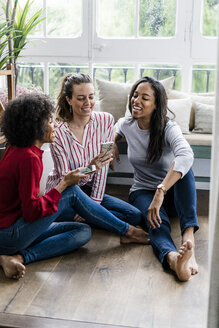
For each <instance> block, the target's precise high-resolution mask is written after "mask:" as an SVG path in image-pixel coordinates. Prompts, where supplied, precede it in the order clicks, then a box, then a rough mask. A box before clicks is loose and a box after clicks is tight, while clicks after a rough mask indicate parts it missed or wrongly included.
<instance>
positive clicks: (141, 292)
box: [0, 216, 208, 328]
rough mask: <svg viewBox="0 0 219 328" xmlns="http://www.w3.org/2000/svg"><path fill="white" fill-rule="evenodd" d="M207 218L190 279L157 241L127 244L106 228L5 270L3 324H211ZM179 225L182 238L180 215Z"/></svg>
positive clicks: (0, 288) (0, 303) (196, 327)
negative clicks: (166, 261) (159, 253)
mask: <svg viewBox="0 0 219 328" xmlns="http://www.w3.org/2000/svg"><path fill="white" fill-rule="evenodd" d="M199 221H200V230H199V231H198V232H197V233H196V257H197V261H198V263H199V267H200V272H199V274H198V275H197V276H194V277H192V278H191V280H190V281H188V282H186V283H182V282H179V281H177V279H176V278H175V276H174V275H173V274H172V273H170V272H164V270H163V268H162V266H161V265H160V263H159V261H158V260H157V258H156V257H155V256H154V254H153V252H152V248H151V246H142V245H120V242H119V237H117V236H115V235H113V234H111V233H108V232H106V231H102V230H95V231H93V237H92V240H91V241H90V242H89V243H88V244H87V245H86V246H85V247H83V248H81V249H80V250H78V251H75V252H73V253H71V254H68V255H66V256H63V257H57V258H53V259H50V260H45V261H41V262H37V263H32V264H30V265H28V266H27V272H26V275H25V277H24V279H22V280H20V281H18V282H16V281H11V280H7V279H5V277H4V274H3V272H2V271H1V270H0V327H22V328H23V327H28V328H31V327H34V328H35V327H40V328H47V327H53V328H56V327H61V328H62V327H63V328H65V327H66V328H68V327H78V328H81V327H82V328H87V327H90V328H94V327H97V328H100V327H108V328H112V327H144V328H204V327H205V320H206V311H207V288H208V268H207V253H208V252H207V243H208V241H207V240H208V218H207V217H206V216H200V217H199ZM172 226H173V231H172V235H173V239H174V240H178V242H177V243H176V244H177V246H179V241H180V231H179V226H178V222H177V220H172Z"/></svg>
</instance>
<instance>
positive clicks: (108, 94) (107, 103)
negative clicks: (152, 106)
mask: <svg viewBox="0 0 219 328" xmlns="http://www.w3.org/2000/svg"><path fill="white" fill-rule="evenodd" d="M174 79H175V78H174V76H171V77H170V78H167V79H164V80H161V81H160V82H161V83H162V84H163V86H164V88H165V90H167V89H169V88H172V87H173V83H174ZM96 81H97V87H98V90H99V110H100V111H101V112H108V113H111V114H112V115H113V116H114V119H115V121H117V120H118V119H119V118H120V117H123V116H124V115H125V111H126V103H127V96H128V94H129V92H130V90H131V87H132V85H133V84H131V83H119V82H109V81H104V80H98V79H96Z"/></svg>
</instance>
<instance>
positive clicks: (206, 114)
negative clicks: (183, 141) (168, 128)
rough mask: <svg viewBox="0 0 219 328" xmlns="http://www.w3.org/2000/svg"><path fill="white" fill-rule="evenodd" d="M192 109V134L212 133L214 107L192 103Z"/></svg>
mask: <svg viewBox="0 0 219 328" xmlns="http://www.w3.org/2000/svg"><path fill="white" fill-rule="evenodd" d="M193 107H194V110H195V127H194V129H193V130H192V132H195V133H212V122H213V114H214V108H215V106H214V105H208V104H201V103H198V102H194V104H193Z"/></svg>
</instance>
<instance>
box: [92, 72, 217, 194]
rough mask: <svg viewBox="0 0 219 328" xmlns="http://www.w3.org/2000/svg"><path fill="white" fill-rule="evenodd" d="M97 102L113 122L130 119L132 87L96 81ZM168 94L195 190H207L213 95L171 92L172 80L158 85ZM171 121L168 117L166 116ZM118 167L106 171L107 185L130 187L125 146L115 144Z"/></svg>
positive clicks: (131, 175) (120, 143) (165, 80)
mask: <svg viewBox="0 0 219 328" xmlns="http://www.w3.org/2000/svg"><path fill="white" fill-rule="evenodd" d="M96 81H97V88H98V93H99V101H98V102H97V104H96V108H95V110H97V111H105V112H109V113H111V114H112V115H113V116H114V119H115V121H117V120H118V119H119V118H120V117H123V116H129V115H130V113H129V110H128V95H129V92H130V89H131V86H132V84H129V83H118V82H110V81H105V80H98V79H97V80H96ZM160 82H161V83H162V84H163V86H164V88H165V90H166V93H167V97H168V107H169V109H170V110H171V111H172V112H173V113H174V114H175V118H174V120H175V121H176V122H177V123H178V124H179V126H180V127H181V130H182V132H183V134H184V136H185V138H186V140H187V141H188V142H189V144H190V145H191V147H192V149H193V152H194V158H195V159H194V164H193V171H194V174H195V180H196V187H197V189H207V190H208V189H209V187H210V166H211V144H212V120H213V113H214V104H215V94H214V93H185V92H181V91H177V90H174V89H173V85H174V77H170V78H167V79H164V80H161V81H160ZM168 116H169V117H170V119H173V116H172V115H171V114H169V115H168ZM118 148H119V152H120V160H121V162H120V164H119V165H118V164H117V163H115V171H113V172H112V171H109V174H108V180H107V183H109V184H126V185H131V184H132V178H133V169H132V167H131V165H130V164H129V163H128V160H127V144H126V142H125V141H124V140H123V141H122V142H119V143H118Z"/></svg>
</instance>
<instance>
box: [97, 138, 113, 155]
mask: <svg viewBox="0 0 219 328" xmlns="http://www.w3.org/2000/svg"><path fill="white" fill-rule="evenodd" d="M113 145H114V142H113V141H111V142H104V143H102V144H101V148H100V152H101V153H104V152H105V155H108V154H112V152H113Z"/></svg>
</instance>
